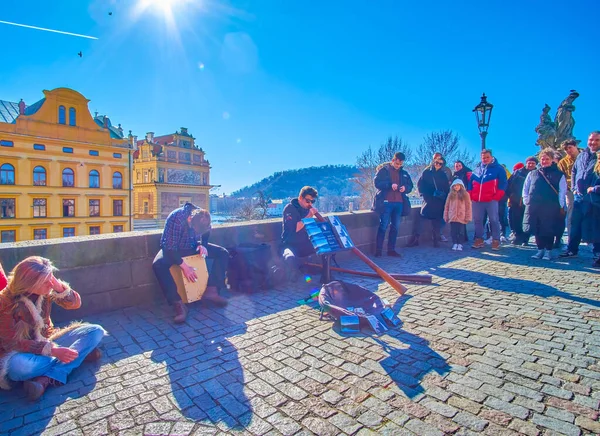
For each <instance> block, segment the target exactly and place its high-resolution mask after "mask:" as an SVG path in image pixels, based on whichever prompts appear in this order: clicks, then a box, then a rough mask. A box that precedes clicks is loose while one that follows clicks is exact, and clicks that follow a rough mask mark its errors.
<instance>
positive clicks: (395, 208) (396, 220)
mask: <svg viewBox="0 0 600 436" xmlns="http://www.w3.org/2000/svg"><path fill="white" fill-rule="evenodd" d="M403 205H404V203H396V202H394V203H389V202H386V203H384V209H383V212H382V213H381V215H380V217H379V228H378V229H377V239H376V246H375V250H376V251H377V252H378V253H381V250H382V249H383V240H384V239H385V231H386V230H387V228H388V225H389V226H390V234H389V235H388V251H394V250H395V249H396V239H397V238H398V229H399V228H400V220H401V219H402V206H403Z"/></svg>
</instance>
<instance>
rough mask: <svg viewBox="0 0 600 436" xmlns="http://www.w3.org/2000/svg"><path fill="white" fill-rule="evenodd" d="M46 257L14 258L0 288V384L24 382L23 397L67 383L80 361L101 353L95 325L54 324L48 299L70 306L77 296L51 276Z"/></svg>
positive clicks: (101, 334)
mask: <svg viewBox="0 0 600 436" xmlns="http://www.w3.org/2000/svg"><path fill="white" fill-rule="evenodd" d="M55 271H56V268H55V267H54V265H52V262H50V260H48V259H46V258H43V257H39V256H31V257H28V258H26V259H25V260H23V261H21V262H19V264H17V266H15V267H14V269H13V270H12V271H11V273H10V274H9V276H8V280H7V284H6V286H5V287H3V289H2V290H0V389H10V388H11V381H12V382H24V383H23V388H24V389H25V392H26V394H27V397H28V398H29V399H30V400H32V401H34V400H37V399H39V398H40V397H41V396H42V395H43V394H44V392H45V391H46V388H47V387H48V386H58V385H61V384H64V383H66V382H67V377H68V375H69V374H70V373H71V371H73V370H74V369H75V368H77V367H79V366H80V365H81V364H82V363H83V362H84V361H95V360H98V359H100V357H101V356H102V354H101V352H100V350H99V349H98V348H97V347H98V344H99V343H100V341H101V340H102V338H103V337H104V335H105V334H106V331H105V330H104V329H103V328H102V327H101V326H99V325H96V324H82V323H73V324H71V325H70V326H68V327H65V328H62V329H59V328H56V327H54V324H53V323H52V319H51V316H50V314H51V311H52V304H53V303H56V304H58V305H59V306H60V307H62V308H64V309H67V310H71V309H78V308H79V307H80V306H81V297H80V296H79V294H78V293H77V292H75V291H74V290H73V289H71V287H70V286H69V284H68V283H66V282H64V281H62V280H59V279H57V278H56V277H55V276H54V272H55Z"/></svg>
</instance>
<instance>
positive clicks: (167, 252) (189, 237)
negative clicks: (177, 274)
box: [160, 203, 209, 265]
mask: <svg viewBox="0 0 600 436" xmlns="http://www.w3.org/2000/svg"><path fill="white" fill-rule="evenodd" d="M194 209H198V206H195V205H193V204H192V203H186V204H184V205H183V206H182V207H180V208H178V209H175V210H174V211H173V212H171V213H170V214H169V216H168V217H167V220H166V221H165V229H164V230H163V234H162V237H161V238H160V248H161V249H162V250H163V255H164V256H165V257H167V258H168V259H169V260H170V261H171V262H172V263H173V264H175V265H181V263H182V262H183V259H182V258H181V254H180V252H181V251H188V252H189V251H190V250H196V249H197V248H198V240H199V239H202V245H204V246H207V244H208V236H209V232H207V233H205V234H203V235H196V233H195V232H194V229H193V228H192V227H190V225H189V224H188V221H187V220H188V218H189V217H190V214H191V213H192V210H194Z"/></svg>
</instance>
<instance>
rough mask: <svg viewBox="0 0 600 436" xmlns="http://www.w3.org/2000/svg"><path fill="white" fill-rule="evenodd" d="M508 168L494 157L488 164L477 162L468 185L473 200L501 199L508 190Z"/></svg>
mask: <svg viewBox="0 0 600 436" xmlns="http://www.w3.org/2000/svg"><path fill="white" fill-rule="evenodd" d="M506 184H507V183H506V170H505V169H504V167H503V166H502V165H500V164H499V163H498V161H497V160H496V158H493V159H492V161H491V162H490V163H489V164H488V165H483V164H482V163H481V162H480V163H478V164H477V166H476V167H475V169H474V170H473V173H472V174H471V179H470V180H469V184H468V185H467V191H469V194H471V200H472V201H477V202H480V201H481V202H489V201H492V200H495V201H500V200H502V197H504V191H505V190H506Z"/></svg>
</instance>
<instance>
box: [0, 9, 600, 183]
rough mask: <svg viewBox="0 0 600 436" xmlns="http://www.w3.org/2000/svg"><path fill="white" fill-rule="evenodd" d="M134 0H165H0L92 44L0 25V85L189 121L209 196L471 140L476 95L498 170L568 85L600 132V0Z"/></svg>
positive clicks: (126, 120) (127, 120)
mask: <svg viewBox="0 0 600 436" xmlns="http://www.w3.org/2000/svg"><path fill="white" fill-rule="evenodd" d="M143 1H146V2H149V1H154V2H155V3H156V2H159V3H160V1H159V0H140V1H136V0H96V1H84V0H59V1H51V2H49V1H47V0H43V1H42V0H1V2H2V7H1V8H0V20H4V21H11V22H17V23H24V24H28V25H34V26H40V27H47V28H52V29H60V30H64V31H69V32H74V33H80V34H86V35H92V36H95V37H97V38H98V40H90V39H83V38H76V37H72V36H66V35H60V34H54V33H48V32H41V31H36V30H31V29H24V28H18V27H13V26H8V25H4V24H0V40H1V41H2V42H3V44H2V51H1V53H2V58H3V61H2V68H1V69H0V99H3V100H12V101H19V99H20V98H23V99H24V100H25V101H26V102H27V103H33V102H35V101H37V100H39V99H40V98H41V97H42V90H43V89H52V88H56V87H61V86H66V87H70V88H73V89H76V90H77V91H79V92H81V93H82V94H83V95H85V96H86V97H87V98H89V99H90V100H91V102H90V106H89V108H90V110H91V111H92V113H93V112H94V111H95V110H98V111H99V112H100V114H107V115H109V116H110V118H111V120H112V121H113V122H114V123H121V124H122V125H123V127H124V128H125V130H126V131H127V130H129V129H131V130H132V131H133V133H134V134H136V135H138V136H140V137H141V136H143V135H144V134H145V133H146V132H148V131H154V132H155V133H156V134H167V133H172V132H174V131H175V130H177V129H179V128H180V127H181V126H184V127H187V128H188V129H189V131H190V132H191V133H192V134H193V135H194V136H195V137H196V138H197V143H199V144H200V145H201V146H202V147H203V148H204V150H205V151H206V153H207V155H206V157H207V158H208V159H209V161H210V162H211V165H212V172H211V182H212V183H213V184H220V185H222V188H220V189H219V190H218V191H217V193H223V192H225V193H229V192H231V191H233V190H235V189H238V188H241V187H242V186H244V185H247V184H251V183H253V182H255V181H258V180H259V179H261V178H263V177H267V176H269V175H270V174H272V173H273V172H275V171H280V170H283V169H291V168H301V167H306V166H312V165H315V166H316V165H325V164H353V163H354V162H355V160H356V157H357V156H358V155H359V154H360V153H361V152H362V151H363V150H365V149H366V148H367V147H368V146H369V145H373V146H378V145H379V143H381V142H382V141H383V140H385V139H386V137H387V136H389V135H399V136H401V137H402V138H403V139H404V140H406V141H408V142H409V143H410V144H412V145H413V146H417V145H418V144H419V143H420V141H421V139H422V137H423V136H424V135H425V134H426V133H428V132H430V131H433V130H440V129H452V130H454V131H455V132H456V133H458V134H459V135H460V136H461V138H462V145H463V146H464V147H466V148H467V149H469V150H471V151H473V152H476V151H477V150H479V148H480V140H479V134H478V131H477V127H476V123H475V116H474V114H473V113H472V109H473V107H474V106H475V105H476V104H477V103H478V102H479V97H480V96H481V93H482V92H485V93H486V94H487V95H488V97H489V101H490V102H491V103H493V104H494V106H495V107H494V112H493V115H492V120H491V126H490V130H489V135H488V147H490V148H492V149H493V150H494V154H495V155H496V156H497V157H498V158H499V160H500V161H501V162H502V163H505V164H507V165H508V166H512V165H513V164H514V163H515V162H517V161H519V160H523V159H524V158H525V157H526V156H528V155H530V154H533V153H534V152H535V151H536V146H535V140H536V137H537V136H536V133H535V132H534V128H535V126H536V125H537V123H538V120H539V115H540V113H541V109H542V107H543V106H544V103H548V104H549V105H550V106H551V107H552V111H551V114H552V116H554V113H555V110H556V108H557V106H558V105H559V104H560V102H561V101H562V99H563V98H565V97H566V96H567V95H568V93H569V90H570V89H576V90H578V91H579V92H580V94H581V96H580V97H579V99H578V100H577V101H576V102H575V104H576V107H577V109H576V111H575V113H574V117H575V120H576V125H575V131H574V133H575V135H576V136H577V137H578V138H579V139H582V140H584V141H585V140H586V138H587V135H588V133H589V132H590V131H592V130H596V129H600V119H599V118H598V103H600V86H598V78H599V77H600V57H599V56H598V43H599V41H600V37H599V31H598V18H597V17H598V16H599V13H600V2H598V1H595V0H588V1H584V0H572V1H571V2H569V3H567V2H565V1H538V0H531V1H526V2H523V1H520V2H517V1H512V0H508V1H494V0H490V1H487V2H477V1H466V0H465V1H463V0H457V1H453V2H450V1H445V0H444V1H442V0H432V1H428V2H408V1H401V0H378V1H366V0H365V1H354V0H344V1H342V0H330V1H313V0H308V1H296V0H262V1H250V0H239V1H230V2H225V1H216V0H210V1H208V0H170V3H171V10H172V17H173V19H172V20H169V19H168V14H166V13H165V10H164V9H163V8H161V7H160V6H159V5H156V4H151V5H149V6H148V7H147V8H146V9H145V10H143V11H142V12H138V13H135V12H134V11H135V10H136V6H137V7H139V6H140V4H141V2H143ZM162 1H163V2H164V1H166V0H162ZM109 12H112V13H113V14H112V15H110V16H109V15H108V13H109ZM169 23H170V24H169ZM80 50H81V51H82V52H83V58H81V59H80V58H79V57H78V56H77V53H78V52H79V51H80ZM202 66H203V67H202ZM306 182H307V183H311V181H310V180H307V181H306Z"/></svg>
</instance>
